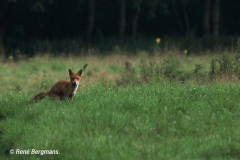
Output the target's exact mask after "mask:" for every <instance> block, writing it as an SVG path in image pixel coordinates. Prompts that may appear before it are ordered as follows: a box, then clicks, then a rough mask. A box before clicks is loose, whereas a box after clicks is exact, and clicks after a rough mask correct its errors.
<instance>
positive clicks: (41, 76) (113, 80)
mask: <svg viewBox="0 0 240 160" xmlns="http://www.w3.org/2000/svg"><path fill="white" fill-rule="evenodd" d="M239 60H240V59H239V56H238V55H237V54H222V55H214V54H211V55H210V54H208V55H204V54H201V55H186V54H171V55H168V54H163V55H162V54H161V55H148V54H146V53H139V54H138V55H135V56H133V55H131V56H128V55H125V54H115V55H113V54H111V55H105V56H100V55H89V56H80V57H74V56H72V57H71V56H65V57H53V56H51V55H47V54H46V55H42V56H36V57H33V58H25V59H23V60H19V61H17V62H13V61H12V60H11V59H9V60H8V61H6V62H5V63H2V64H1V65H0V70H1V72H0V157H1V159H3V160H10V159H16V160H21V159H30V160H40V159H44V160H45V159H54V160H55V159H61V160H65V159H86V160H87V159H91V160H93V159H96V160H101V159H102V160H113V159H119V160H123V159H124V160H125V159H126V160H141V159H142V160H145V159H156V160H158V159H183V160H185V159H218V160H219V159H240V137H239V132H240V127H239V126H240V119H239V116H240V98H239V95H240V89H239V85H238V84H239V73H240V65H239ZM85 63H88V64H89V66H88V68H87V70H86V71H85V73H84V74H83V76H82V80H81V85H80V87H79V89H78V92H77V94H76V96H75V97H74V99H73V100H72V101H69V100H66V101H51V100H49V99H48V98H45V99H43V100H42V101H39V102H38V103H34V104H30V103H29V100H30V99H31V98H32V97H33V96H34V95H35V94H37V93H39V92H41V91H46V90H49V89H50V88H51V86H52V85H53V84H54V83H55V82H57V81H58V80H60V79H69V78H68V69H69V68H71V69H72V70H73V71H75V72H77V70H79V69H81V67H82V66H83V65H84V64H85ZM44 150H48V151H44ZM12 152H13V154H10V153H12ZM21 153H25V154H21Z"/></svg>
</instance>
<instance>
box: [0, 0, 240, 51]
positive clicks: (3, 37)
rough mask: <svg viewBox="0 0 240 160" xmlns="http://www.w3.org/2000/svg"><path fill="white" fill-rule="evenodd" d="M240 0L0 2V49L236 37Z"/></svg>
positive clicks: (238, 32) (10, 0)
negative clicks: (12, 44)
mask: <svg viewBox="0 0 240 160" xmlns="http://www.w3.org/2000/svg"><path fill="white" fill-rule="evenodd" d="M239 8H240V1H239V0H1V1H0V53H1V55H4V52H5V49H4V46H9V45H8V43H9V39H18V40H21V41H23V42H26V41H30V40H32V39H44V40H50V41H51V40H53V39H64V38H70V39H71V38H78V39H81V40H82V41H83V42H85V43H91V42H92V41H94V40H102V39H104V38H109V37H115V38H117V39H119V40H121V41H123V40H124V39H127V38H132V39H136V38H139V37H145V38H149V37H165V36H173V37H176V36H196V37H209V36H219V35H224V36H226V35H227V36H235V37H237V36H238V35H239V34H240V29H239V28H240V19H239V17H240V9H239Z"/></svg>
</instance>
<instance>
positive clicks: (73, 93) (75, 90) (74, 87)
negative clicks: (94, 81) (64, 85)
mask: <svg viewBox="0 0 240 160" xmlns="http://www.w3.org/2000/svg"><path fill="white" fill-rule="evenodd" d="M77 89H78V83H77V84H76V86H72V91H71V93H69V96H72V97H73V96H74V95H75V94H76V93H77Z"/></svg>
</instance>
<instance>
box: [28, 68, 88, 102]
mask: <svg viewBox="0 0 240 160" xmlns="http://www.w3.org/2000/svg"><path fill="white" fill-rule="evenodd" d="M87 65H88V64H85V65H84V66H83V69H80V70H79V71H78V72H77V73H74V72H73V71H72V70H71V69H69V76H70V82H69V81H67V80H60V81H58V82H57V83H55V84H54V85H53V86H52V88H51V89H50V91H49V92H41V93H38V94H37V95H35V96H34V97H33V98H32V99H31V101H30V102H31V103H32V102H37V101H39V100H41V99H43V98H44V97H46V96H47V95H48V96H49V98H50V99H60V100H64V99H65V98H69V99H70V100H72V98H73V96H74V95H75V94H76V92H77V88H78V85H79V82H80V79H81V76H82V72H83V71H84V70H85V69H86V68H87Z"/></svg>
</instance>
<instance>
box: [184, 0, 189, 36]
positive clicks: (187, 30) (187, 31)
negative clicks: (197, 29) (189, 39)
mask: <svg viewBox="0 0 240 160" xmlns="http://www.w3.org/2000/svg"><path fill="white" fill-rule="evenodd" d="M186 3H187V2H186V1H184V2H183V12H184V20H185V26H186V31H185V32H186V35H188V34H189V31H190V29H189V21H188V13H187V8H186Z"/></svg>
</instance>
